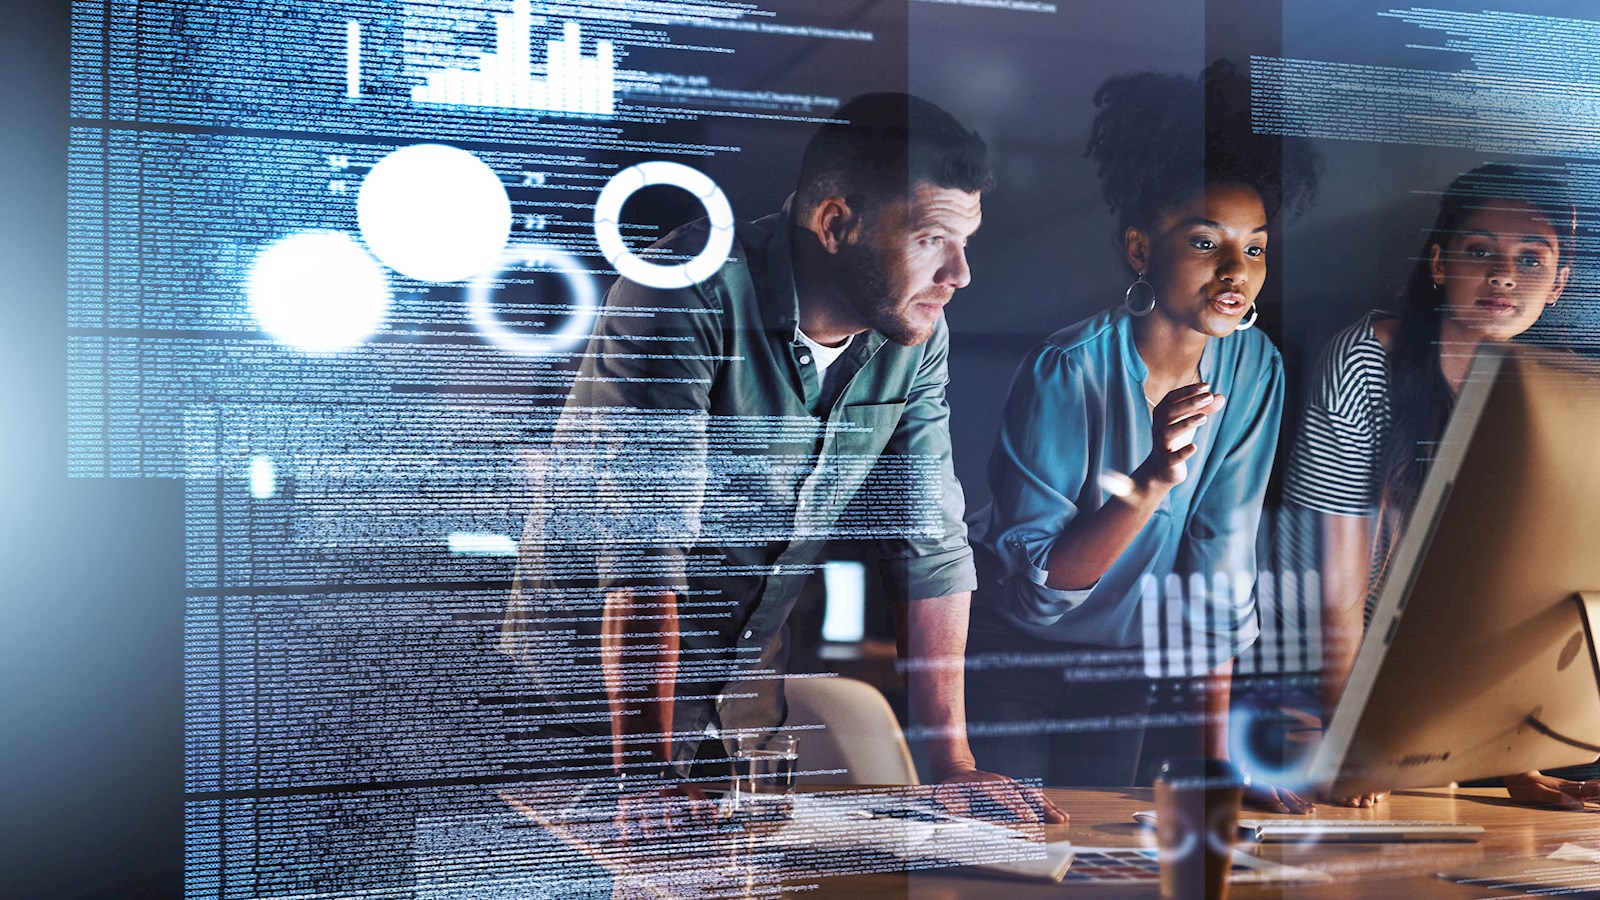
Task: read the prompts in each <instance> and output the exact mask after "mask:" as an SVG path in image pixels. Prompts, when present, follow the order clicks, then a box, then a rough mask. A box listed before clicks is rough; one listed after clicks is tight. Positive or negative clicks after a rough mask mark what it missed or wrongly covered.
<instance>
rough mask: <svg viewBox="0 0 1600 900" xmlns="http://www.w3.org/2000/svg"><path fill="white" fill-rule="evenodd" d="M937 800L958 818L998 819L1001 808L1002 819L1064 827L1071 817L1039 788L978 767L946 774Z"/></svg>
mask: <svg viewBox="0 0 1600 900" xmlns="http://www.w3.org/2000/svg"><path fill="white" fill-rule="evenodd" d="M933 799H934V800H936V801H938V802H939V804H940V805H941V806H943V807H944V808H945V809H948V810H950V812H951V813H953V814H955V815H958V816H966V815H970V816H975V817H977V818H995V817H996V816H993V815H991V814H990V813H991V811H993V810H996V809H998V810H1003V812H1002V813H1001V816H1003V817H1005V818H1010V819H1013V820H1015V821H1018V822H1043V823H1044V824H1046V825H1062V824H1065V823H1066V821H1067V818H1068V816H1067V814H1066V813H1064V812H1062V811H1061V808H1060V807H1058V806H1056V805H1055V804H1054V803H1051V802H1050V798H1048V797H1046V796H1045V795H1044V792H1043V791H1041V790H1039V789H1038V788H1035V787H1028V786H1027V785H1024V784H1018V783H1017V782H1015V781H1013V780H1011V779H1010V778H1007V777H1006V776H1004V775H997V774H995V773H994V772H985V771H983V770H981V769H975V768H969V769H957V770H955V771H953V772H950V773H947V774H946V775H944V777H942V778H940V779H939V785H938V786H937V787H935V788H934V789H933Z"/></svg>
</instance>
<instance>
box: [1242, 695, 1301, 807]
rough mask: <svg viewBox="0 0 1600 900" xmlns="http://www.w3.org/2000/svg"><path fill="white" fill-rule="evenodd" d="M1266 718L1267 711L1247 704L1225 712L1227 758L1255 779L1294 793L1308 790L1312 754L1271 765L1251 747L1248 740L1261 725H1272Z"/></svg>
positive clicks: (1271, 762) (1269, 761)
mask: <svg viewBox="0 0 1600 900" xmlns="http://www.w3.org/2000/svg"><path fill="white" fill-rule="evenodd" d="M1267 715H1268V713H1267V712H1265V711H1263V710H1259V709H1256V708H1254V706H1253V705H1251V704H1248V703H1244V704H1238V705H1235V706H1234V707H1233V708H1232V709H1230V710H1228V758H1229V759H1232V760H1236V761H1237V762H1238V764H1239V766H1240V767H1241V768H1243V769H1245V770H1246V771H1248V772H1250V773H1251V776H1252V777H1253V778H1254V779H1255V780H1258V781H1262V782H1265V783H1267V784H1270V785H1272V786H1274V787H1284V788H1288V789H1289V790H1291V791H1294V792H1295V793H1297V794H1298V793H1302V792H1304V791H1307V790H1310V789H1311V788H1312V787H1314V785H1313V784H1312V779H1311V773H1310V771H1309V767H1310V763H1311V760H1312V758H1313V756H1314V754H1306V755H1305V756H1304V758H1301V759H1294V758H1292V757H1291V758H1289V759H1285V760H1282V761H1280V762H1274V761H1272V760H1267V759H1263V758H1262V756H1261V754H1260V753H1258V752H1256V750H1255V748H1253V747H1252V746H1251V741H1250V738H1251V736H1252V735H1254V734H1255V733H1256V729H1258V728H1261V727H1263V723H1264V722H1265V723H1266V724H1267V725H1268V726H1269V727H1270V725H1271V724H1272V723H1271V722H1268V721H1267V718H1266V717H1267Z"/></svg>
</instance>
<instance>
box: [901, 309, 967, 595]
mask: <svg viewBox="0 0 1600 900" xmlns="http://www.w3.org/2000/svg"><path fill="white" fill-rule="evenodd" d="M949 360H950V332H949V331H948V330H947V328H946V326H945V324H944V322H943V321H942V320H941V321H940V323H939V325H938V327H937V328H935V329H934V333H933V336H932V337H931V338H929V339H928V342H927V343H926V344H925V345H924V352H923V356H922V361H921V363H920V365H919V366H918V368H917V374H916V378H915V380H914V381H913V382H912V385H911V392H910V394H909V395H908V396H907V398H906V407H905V411H904V412H903V413H902V414H901V416H900V421H899V423H898V424H897V425H896V426H895V430H894V434H893V435H891V436H890V438H889V443H888V445H887V446H886V447H885V448H884V455H885V456H890V455H898V456H913V457H920V458H923V459H926V460H930V461H932V462H934V463H936V465H935V466H930V467H929V470H928V477H929V478H930V480H936V484H933V485H930V486H929V489H930V490H932V491H936V492H937V495H938V519H939V523H938V527H937V528H934V529H929V530H928V531H926V532H922V533H919V534H916V535H914V536H907V537H904V538H895V539H892V540H885V541H880V542H879V551H878V552H879V556H880V559H881V562H880V571H881V574H882V576H883V582H884V586H885V587H886V588H887V590H888V591H889V595H890V596H891V597H894V598H899V599H905V600H926V599H930V598H933V597H944V596H947V595H949V594H957V593H961V592H963V591H971V590H973V589H974V588H976V587H977V583H978V577H977V572H976V570H975V568H974V567H973V563H972V548H971V547H970V546H969V545H968V544H967V525H966V522H965V521H964V519H963V517H964V516H965V515H966V508H967V503H966V496H965V495H964V494H963V493H962V490H961V482H960V481H958V480H957V479H956V473H955V465H954V462H953V460H952V458H951V450H950V405H949V403H948V402H946V400H945V389H946V387H947V385H948V384H949V381H950V367H949Z"/></svg>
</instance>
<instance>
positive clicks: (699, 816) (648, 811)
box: [616, 784, 717, 843]
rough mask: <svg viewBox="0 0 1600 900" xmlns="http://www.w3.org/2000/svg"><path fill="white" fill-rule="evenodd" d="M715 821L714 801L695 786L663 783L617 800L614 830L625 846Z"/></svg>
mask: <svg viewBox="0 0 1600 900" xmlns="http://www.w3.org/2000/svg"><path fill="white" fill-rule="evenodd" d="M716 819H717V803H716V801H715V800H712V799H710V798H709V797H707V796H706V795H705V792H704V791H702V790H700V787H699V786H698V785H694V784H666V785H663V786H661V787H658V788H654V789H652V790H647V791H640V792H638V793H634V794H623V795H622V796H620V797H618V798H617V817H616V823H617V830H618V833H619V834H620V835H621V837H622V840H623V842H624V843H626V842H629V841H640V840H652V839H659V838H663V837H666V836H668V835H672V834H674V833H680V832H684V831H688V830H689V829H691V828H704V827H705V826H707V825H710V824H714V823H715V822H716Z"/></svg>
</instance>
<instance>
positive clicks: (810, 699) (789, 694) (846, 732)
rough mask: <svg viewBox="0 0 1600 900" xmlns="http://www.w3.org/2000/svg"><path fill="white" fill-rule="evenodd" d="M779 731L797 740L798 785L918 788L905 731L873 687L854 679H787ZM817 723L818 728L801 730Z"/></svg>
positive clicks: (880, 694) (784, 687)
mask: <svg viewBox="0 0 1600 900" xmlns="http://www.w3.org/2000/svg"><path fill="white" fill-rule="evenodd" d="M783 691H784V695H785V697H786V698H787V699H788V702H789V716H788V718H787V719H786V720H785V721H784V728H785V729H787V730H789V731H791V732H792V733H794V734H795V735H797V736H798V737H799V739H800V743H799V758H798V760H797V763H796V764H797V766H798V767H799V769H800V771H802V772H815V771H817V770H824V771H826V770H843V771H836V773H835V774H831V775H829V774H817V775H802V776H800V777H799V778H798V779H797V780H798V781H799V782H801V783H802V784H806V783H810V784H919V783H920V782H919V781H918V780H917V767H916V764H915V763H913V762H912V761H911V750H910V748H908V747H907V746H906V736H905V733H904V732H902V731H901V730H900V722H899V720H897V719H896V718H895V715H894V710H893V709H890V708H889V701H887V700H885V699H884V697H883V694H882V693H881V692H879V691H878V689H877V688H875V687H873V686H872V685H870V684H867V683H866V682H864V681H857V680H855V679H854V678H829V677H810V678H806V677H793V676H791V677H789V678H786V679H784V683H783ZM807 725H821V726H823V727H822V728H802V726H807Z"/></svg>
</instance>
